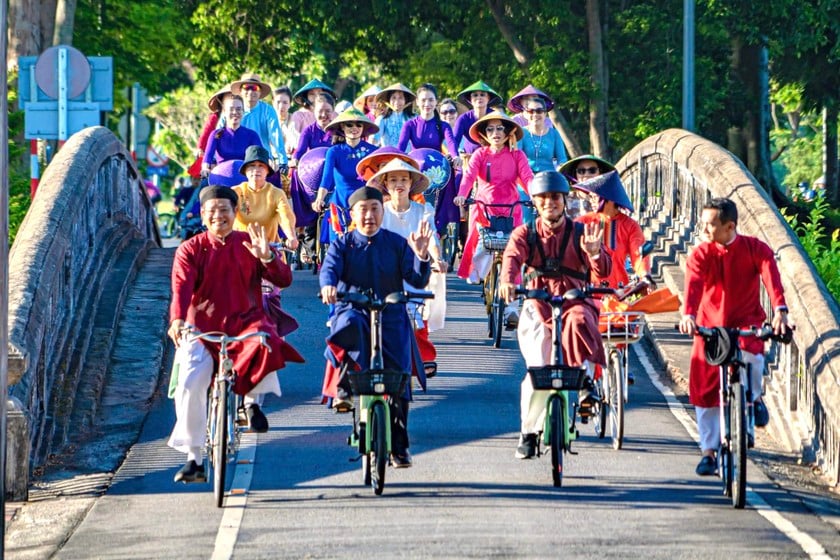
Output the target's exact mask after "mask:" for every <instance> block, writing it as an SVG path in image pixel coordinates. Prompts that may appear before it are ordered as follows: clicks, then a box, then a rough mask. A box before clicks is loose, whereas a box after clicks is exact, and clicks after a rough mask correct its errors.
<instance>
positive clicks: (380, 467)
mask: <svg viewBox="0 0 840 560" xmlns="http://www.w3.org/2000/svg"><path fill="white" fill-rule="evenodd" d="M433 297H434V294H433V293H431V292H404V291H403V292H393V293H391V294H388V295H387V296H385V297H384V298H383V299H375V298H373V297H372V296H370V295H367V294H363V293H359V292H339V293H338V294H336V298H337V299H338V300H339V301H344V302H346V303H350V304H352V305H354V306H356V307H360V308H362V309H366V310H368V311H369V314H370V349H371V358H370V368H368V369H366V370H362V371H359V372H351V373H349V374H348V376H347V377H348V380H349V381H350V387H351V389H352V392H353V394H354V395H358V397H359V416H358V418H357V416H356V411H355V410H353V431H352V433H351V434H350V436H349V437H348V438H347V443H348V444H349V445H350V446H352V447H355V448H357V449H358V451H359V455H360V457H361V459H362V479H363V481H364V484H365V485H366V486H367V485H370V486H371V487H372V488H373V492H374V494H376V495H377V496H379V495H381V494H382V491H383V489H384V488H385V467H386V466H387V465H388V462H389V457H390V456H391V411H390V407H389V405H388V399H389V398H390V396H397V397H398V396H400V395H402V394H403V391H405V386H406V384H407V383H408V381H409V378H410V377H411V374H410V373H409V372H405V371H398V370H394V369H386V368H385V362H384V357H383V352H382V318H381V313H382V310H383V309H385V307H387V306H388V305H394V304H405V303H407V302H408V301H409V300H410V299H431V298H433Z"/></svg>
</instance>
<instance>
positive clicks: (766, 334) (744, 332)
mask: <svg viewBox="0 0 840 560" xmlns="http://www.w3.org/2000/svg"><path fill="white" fill-rule="evenodd" d="M717 328H718V327H701V326H700V325H695V329H694V336H702V337H703V338H711V337H713V336H715V334H716V329H717ZM723 328H726V327H723ZM794 328H795V326H794V325H787V329H786V330H785V331H784V332H783V333H782V334H776V332H775V331H774V330H773V326H772V325H771V324H769V323H764V324H763V325H761V326H760V327H749V328H746V329H731V330H732V331H733V332H737V333H738V336H739V337H740V336H755V337H756V338H758V339H759V340H770V339H773V340H775V341H777V342H781V343H782V344H789V343H790V342H791V341H792V340H793V330H794ZM674 329H676V330H680V326H679V325H674Z"/></svg>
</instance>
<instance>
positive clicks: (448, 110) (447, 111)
mask: <svg viewBox="0 0 840 560" xmlns="http://www.w3.org/2000/svg"><path fill="white" fill-rule="evenodd" d="M457 112H458V111H456V110H455V109H444V110H442V111H441V112H440V114H441V115H454V114H455V113H457Z"/></svg>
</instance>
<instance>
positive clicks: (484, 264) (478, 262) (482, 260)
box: [472, 240, 519, 318]
mask: <svg viewBox="0 0 840 560" xmlns="http://www.w3.org/2000/svg"><path fill="white" fill-rule="evenodd" d="M492 264H493V253H491V252H489V251H488V250H487V249H486V248H485V247H484V245H483V244H482V243H481V240H479V241H478V245H477V246H476V248H475V253H473V258H472V266H473V272H474V273H475V274H477V275H478V276H477V278H473V280H475V281H476V282H477V281H479V280H484V279H485V278H487V274H488V273H489V272H490V266H491V265H492ZM511 313H519V300H518V299H515V300H513V301H512V302H510V303H509V304H507V305H506V306H505V318H507V316H508V315H510V314H511Z"/></svg>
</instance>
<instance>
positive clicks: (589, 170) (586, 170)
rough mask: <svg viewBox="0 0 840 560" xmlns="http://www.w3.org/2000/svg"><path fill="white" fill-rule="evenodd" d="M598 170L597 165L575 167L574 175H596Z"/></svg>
mask: <svg viewBox="0 0 840 560" xmlns="http://www.w3.org/2000/svg"><path fill="white" fill-rule="evenodd" d="M599 172H600V170H599V169H598V167H597V166H596V167H578V168H577V169H575V175H597V174H598V173H599Z"/></svg>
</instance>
